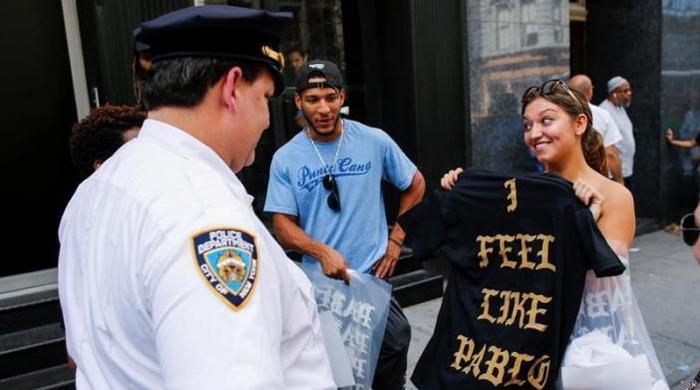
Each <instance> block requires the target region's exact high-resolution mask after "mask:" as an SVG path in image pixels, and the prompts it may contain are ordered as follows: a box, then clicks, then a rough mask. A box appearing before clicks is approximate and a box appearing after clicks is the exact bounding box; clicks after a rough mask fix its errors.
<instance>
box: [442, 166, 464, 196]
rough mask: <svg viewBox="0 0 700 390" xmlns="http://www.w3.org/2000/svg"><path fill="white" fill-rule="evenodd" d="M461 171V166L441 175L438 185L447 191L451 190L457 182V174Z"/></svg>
mask: <svg viewBox="0 0 700 390" xmlns="http://www.w3.org/2000/svg"><path fill="white" fill-rule="evenodd" d="M462 172H464V170H463V169H462V168H455V169H452V170H450V171H449V172H447V173H446V174H444V175H442V178H441V179H440V186H441V187H442V188H443V189H445V190H447V191H449V190H451V189H452V187H454V186H455V183H457V180H459V174H460V173H462Z"/></svg>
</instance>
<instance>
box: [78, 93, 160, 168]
mask: <svg viewBox="0 0 700 390" xmlns="http://www.w3.org/2000/svg"><path fill="white" fill-rule="evenodd" d="M144 120H146V112H144V111H141V110H139V109H138V108H137V107H129V106H113V105H109V104H108V105H104V106H102V107H97V108H96V109H94V110H93V111H92V112H91V113H90V114H89V115H88V116H86V117H85V118H83V119H82V120H81V121H80V122H78V123H76V124H75V125H73V128H72V129H71V137H70V153H71V158H72V160H73V164H74V165H75V166H76V168H78V173H79V175H80V177H81V178H82V179H84V178H86V177H88V176H90V175H91V174H92V173H93V172H94V171H95V170H96V169H97V168H99V167H100V165H102V163H103V162H104V161H105V160H106V159H108V158H109V157H110V156H111V155H112V154H114V152H116V151H117V149H119V147H121V146H122V145H123V144H124V143H126V142H127V141H129V140H131V139H133V138H135V137H136V136H137V135H138V133H139V130H140V129H141V125H142V124H143V121H144Z"/></svg>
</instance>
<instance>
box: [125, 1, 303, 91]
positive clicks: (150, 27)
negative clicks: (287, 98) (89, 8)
mask: <svg viewBox="0 0 700 390" xmlns="http://www.w3.org/2000/svg"><path fill="white" fill-rule="evenodd" d="M291 19H292V14H291V13H289V12H268V11H262V10H256V9H251V8H241V7H234V6H228V5H204V6H198V7H188V8H183V9H179V10H177V11H173V12H170V13H167V14H165V15H162V16H160V17H158V18H156V19H153V20H149V21H146V22H143V23H141V24H140V25H139V26H138V27H137V28H136V29H134V32H133V33H134V40H135V42H136V43H137V44H136V49H137V51H145V52H146V53H147V54H148V57H149V58H150V59H151V60H152V61H153V62H157V61H159V60H162V59H167V58H176V57H214V58H230V59H234V60H239V61H241V62H259V63H264V64H267V65H268V66H269V67H270V68H271V69H272V74H273V75H274V78H275V94H276V95H277V94H279V93H280V92H281V91H282V90H283V89H284V79H283V76H282V68H283V67H284V56H283V55H282V53H280V52H279V51H278V50H279V44H280V40H281V37H282V34H283V32H284V29H285V27H286V24H287V23H288V22H289V21H290V20H291Z"/></svg>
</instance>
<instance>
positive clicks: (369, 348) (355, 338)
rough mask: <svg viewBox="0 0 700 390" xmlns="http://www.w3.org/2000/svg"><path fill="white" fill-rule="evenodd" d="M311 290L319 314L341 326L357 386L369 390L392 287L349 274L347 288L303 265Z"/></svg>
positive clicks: (381, 282) (382, 336) (316, 270)
mask: <svg viewBox="0 0 700 390" xmlns="http://www.w3.org/2000/svg"><path fill="white" fill-rule="evenodd" d="M301 268H302V270H304V273H306V276H308V278H309V280H311V283H312V284H313V286H314V295H315V298H316V305H317V306H318V311H319V313H324V312H327V311H330V312H331V313H332V314H333V317H335V319H336V321H337V322H338V324H339V325H340V329H339V331H340V335H341V338H342V339H343V343H344V344H345V350H346V352H347V353H348V358H349V360H350V365H351V368H352V372H353V375H354V377H355V383H356V385H355V386H353V387H352V389H356V390H361V389H370V388H371V386H372V379H373V378H374V371H375V368H376V366H377V360H378V359H379V351H380V349H381V346H382V339H383V338H384V328H386V322H387V317H388V315H389V300H390V298H391V285H390V284H389V283H387V282H385V281H383V280H381V279H378V278H376V277H374V276H372V275H369V274H364V273H360V272H356V271H353V270H348V272H349V274H350V285H346V284H344V283H343V282H342V281H340V280H336V279H331V278H329V277H327V276H325V275H324V274H323V272H322V271H321V267H320V266H318V265H315V264H302V265H301Z"/></svg>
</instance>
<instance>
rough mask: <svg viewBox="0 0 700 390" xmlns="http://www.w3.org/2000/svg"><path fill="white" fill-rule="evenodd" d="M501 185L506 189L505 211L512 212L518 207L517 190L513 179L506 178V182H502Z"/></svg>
mask: <svg viewBox="0 0 700 390" xmlns="http://www.w3.org/2000/svg"><path fill="white" fill-rule="evenodd" d="M503 187H505V188H506V189H507V190H508V195H507V196H506V199H507V200H508V205H507V206H506V211H508V212H509V213H512V212H513V211H515V209H516V208H518V190H517V188H516V187H515V179H510V180H506V182H505V183H503Z"/></svg>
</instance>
